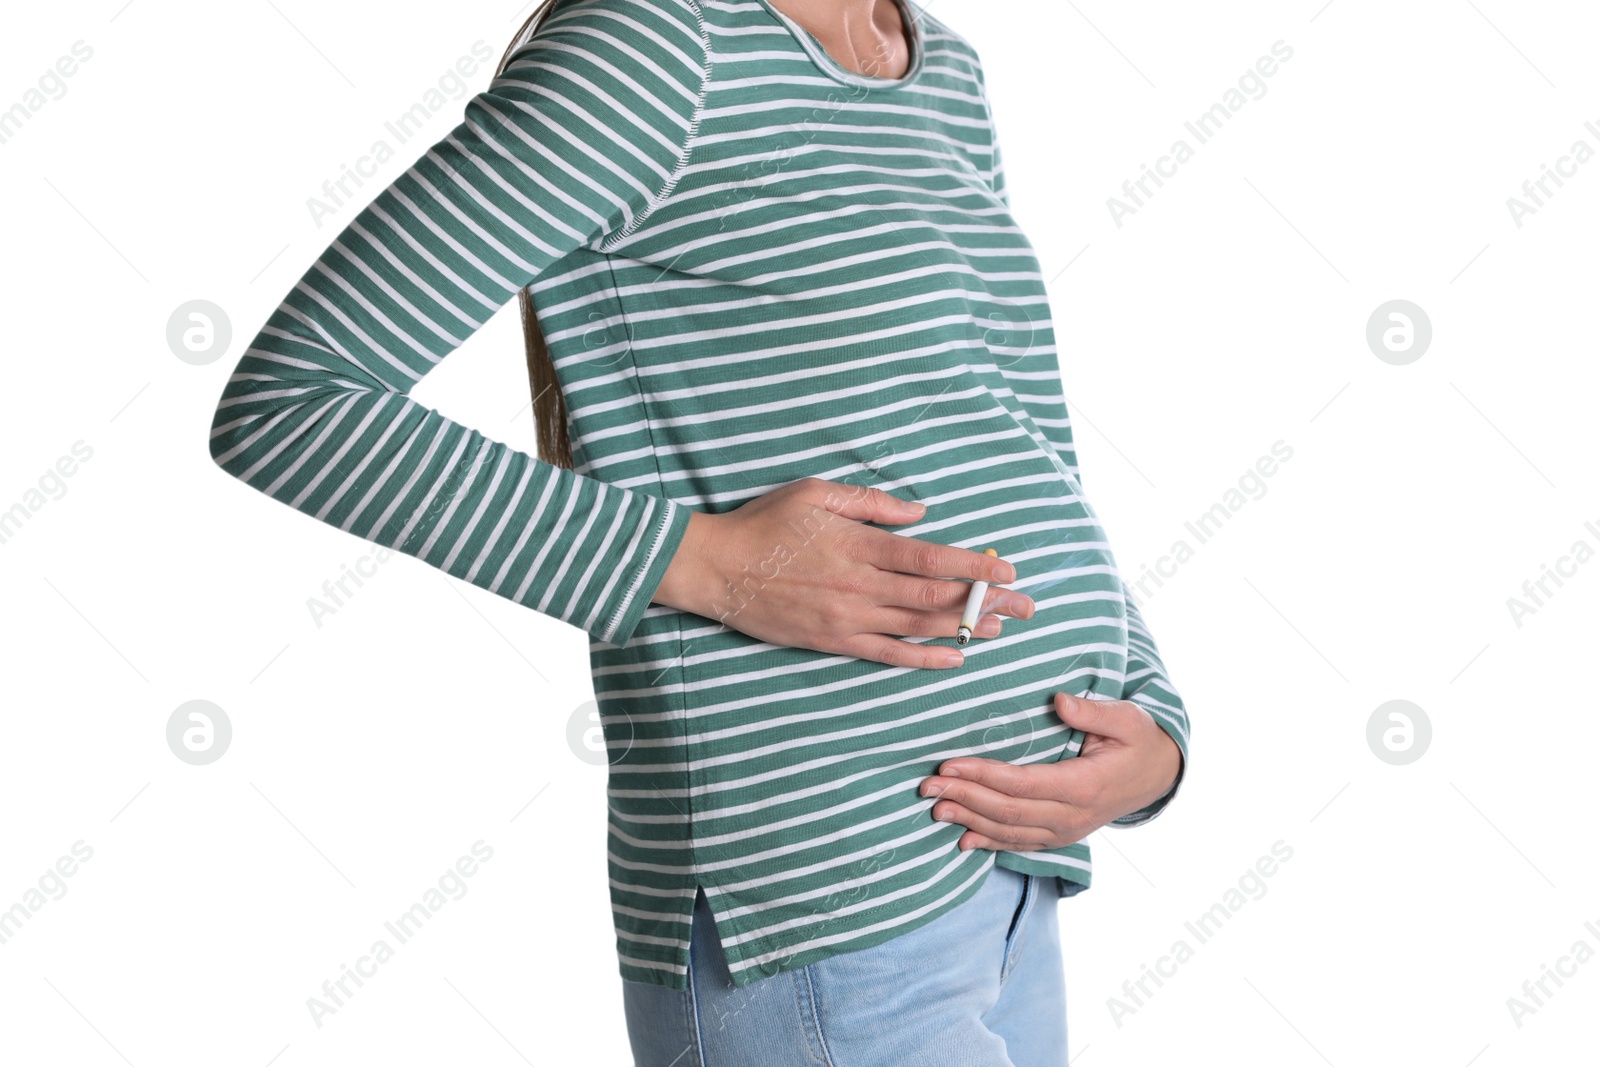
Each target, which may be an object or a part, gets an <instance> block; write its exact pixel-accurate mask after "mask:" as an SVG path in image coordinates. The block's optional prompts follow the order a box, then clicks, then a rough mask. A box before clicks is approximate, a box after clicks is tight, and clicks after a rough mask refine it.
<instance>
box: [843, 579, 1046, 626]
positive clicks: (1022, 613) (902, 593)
mask: <svg viewBox="0 0 1600 1067" xmlns="http://www.w3.org/2000/svg"><path fill="white" fill-rule="evenodd" d="M863 585H864V586H865V587H866V589H867V590H869V591H868V592H867V595H868V596H870V598H871V599H872V601H873V603H875V604H892V605H894V606H895V607H900V608H911V609H913V610H916V611H924V612H940V611H943V612H949V613H951V614H952V617H953V618H954V619H955V621H956V624H959V623H960V622H961V613H962V611H964V610H965V609H966V606H967V593H968V592H969V591H971V589H972V585H971V583H970V582H952V581H948V580H945V579H937V578H933V579H930V578H914V577H912V576H911V575H909V574H894V573H891V572H889V571H879V572H877V574H876V575H874V576H872V577H871V578H869V579H867V580H866V582H864V583H863ZM982 610H983V611H984V612H986V613H989V614H994V615H1009V616H1011V617H1012V618H1014V619H1028V618H1032V617H1033V611H1034V603H1033V600H1032V599H1031V598H1029V597H1027V596H1025V595H1023V594H1022V593H1017V592H1013V591H1012V590H1010V589H1006V588H1004V587H1003V586H998V585H991V586H990V587H989V591H988V592H987V593H985V594H984V597H983V608H982ZM955 632H956V630H955V624H952V625H951V626H950V627H949V628H948V629H947V630H945V631H944V633H945V634H946V635H947V636H954V635H955Z"/></svg>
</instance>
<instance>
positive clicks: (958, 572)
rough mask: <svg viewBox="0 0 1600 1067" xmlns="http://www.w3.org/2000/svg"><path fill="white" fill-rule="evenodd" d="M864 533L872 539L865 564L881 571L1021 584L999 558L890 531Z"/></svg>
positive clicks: (863, 556)
mask: <svg viewBox="0 0 1600 1067" xmlns="http://www.w3.org/2000/svg"><path fill="white" fill-rule="evenodd" d="M861 532H862V533H863V534H864V535H868V536H867V538H866V540H865V541H864V542H863V544H862V545H861V560H862V562H865V563H870V564H872V565H873V566H875V567H877V568H879V569H880V570H886V571H896V572H898V573H900V574H915V575H919V576H921V577H924V578H963V579H966V580H967V581H971V582H975V581H985V582H990V583H992V584H995V585H1005V584H1006V583H1008V582H1014V581H1016V580H1017V570H1016V568H1015V567H1013V566H1012V565H1011V564H1009V563H1007V562H1006V561H1005V560H1003V559H999V558H997V557H995V556H986V555H984V554H983V553H982V552H973V551H972V550H971V549H966V548H956V547H955V546H954V545H941V544H939V543H937V542H935V541H922V540H919V539H917V538H915V537H907V536H906V535H904V534H896V533H890V532H888V531H887V530H872V529H864V530H862V531H861Z"/></svg>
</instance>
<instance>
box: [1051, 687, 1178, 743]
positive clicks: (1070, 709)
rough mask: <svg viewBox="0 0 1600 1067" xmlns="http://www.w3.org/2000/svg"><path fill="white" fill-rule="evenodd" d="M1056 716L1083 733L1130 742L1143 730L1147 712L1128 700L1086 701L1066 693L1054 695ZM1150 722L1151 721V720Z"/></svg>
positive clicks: (1147, 717) (1147, 716) (1147, 715)
mask: <svg viewBox="0 0 1600 1067" xmlns="http://www.w3.org/2000/svg"><path fill="white" fill-rule="evenodd" d="M1055 703H1056V714H1057V715H1059V716H1061V721H1063V722H1065V723H1066V724H1067V725H1068V726H1074V727H1077V728H1078V729H1079V730H1082V731H1083V732H1084V733H1086V734H1099V735H1100V736H1101V737H1114V738H1116V739H1117V740H1118V741H1131V740H1133V739H1134V738H1136V737H1137V736H1138V735H1139V733H1140V731H1141V730H1143V729H1144V727H1145V720H1146V719H1149V718H1150V713H1149V712H1148V711H1145V710H1144V709H1143V708H1141V707H1140V706H1139V705H1137V704H1135V703H1133V702H1132V701H1131V700H1090V699H1086V698H1084V697H1080V696H1073V695H1072V694H1070V693H1057V694H1056V695H1055ZM1151 721H1152V722H1153V721H1154V720H1153V719H1152V720H1151Z"/></svg>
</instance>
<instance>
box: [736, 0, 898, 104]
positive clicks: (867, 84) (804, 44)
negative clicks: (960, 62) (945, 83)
mask: <svg viewBox="0 0 1600 1067" xmlns="http://www.w3.org/2000/svg"><path fill="white" fill-rule="evenodd" d="M758 2H759V3H760V4H761V6H762V7H764V8H766V9H767V13H768V14H770V15H772V17H773V18H775V19H777V20H778V21H779V22H780V23H782V24H783V25H784V27H785V28H786V29H788V31H789V34H790V35H791V36H792V37H793V38H794V39H795V40H796V41H797V42H799V44H800V47H801V48H803V49H805V51H806V54H807V55H809V56H810V57H811V62H812V64H813V65H815V66H816V67H817V69H819V70H821V71H822V72H823V73H824V74H826V75H828V77H830V78H832V79H833V80H834V81H838V82H843V83H844V84H846V85H856V86H860V87H862V88H866V89H898V88H900V87H901V86H905V85H910V84H911V83H912V82H914V81H916V80H917V76H918V75H919V74H921V73H922V57H923V52H924V47H923V41H922V24H921V22H920V21H918V19H917V17H916V15H915V13H914V12H912V10H911V0H894V4H895V6H896V7H898V8H899V9H900V21H901V24H902V25H903V26H904V27H905V29H906V31H907V32H908V34H909V36H910V42H909V47H910V49H911V59H910V62H909V64H908V65H907V66H906V72H905V73H904V74H903V75H901V76H900V77H898V78H876V77H873V76H871V75H869V74H862V73H860V72H859V71H854V70H851V69H849V68H848V67H846V66H845V65H844V64H842V63H840V62H839V61H838V60H837V59H834V58H833V57H832V56H830V55H829V54H828V50H827V49H826V48H824V47H823V46H822V42H821V41H820V40H818V39H817V38H816V36H815V35H814V34H813V33H812V32H811V31H810V30H808V29H806V28H805V27H804V26H802V25H800V24H799V23H798V22H796V21H795V20H794V19H792V18H790V17H789V16H788V15H785V14H784V13H783V12H782V11H779V10H778V9H777V8H776V7H774V6H773V5H772V2H771V0H758Z"/></svg>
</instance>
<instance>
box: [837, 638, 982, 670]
mask: <svg viewBox="0 0 1600 1067" xmlns="http://www.w3.org/2000/svg"><path fill="white" fill-rule="evenodd" d="M825 651H836V652H839V653H840V654H842V655H846V656H854V657H855V658H856V659H869V660H872V661H873V662H874V663H887V664H889V665H890V666H891V667H917V668H919V669H929V668H948V667H959V666H961V665H962V664H963V663H965V662H966V657H965V656H963V655H962V654H961V652H960V650H959V649H954V648H951V647H950V646H948V645H917V644H912V643H911V642H910V641H901V640H899V639H898V638H894V637H890V636H888V635H887V634H853V635H851V636H850V637H847V638H845V639H844V640H842V641H840V642H838V643H837V645H835V646H833V647H832V648H829V649H825Z"/></svg>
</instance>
